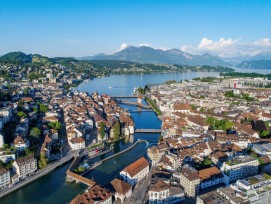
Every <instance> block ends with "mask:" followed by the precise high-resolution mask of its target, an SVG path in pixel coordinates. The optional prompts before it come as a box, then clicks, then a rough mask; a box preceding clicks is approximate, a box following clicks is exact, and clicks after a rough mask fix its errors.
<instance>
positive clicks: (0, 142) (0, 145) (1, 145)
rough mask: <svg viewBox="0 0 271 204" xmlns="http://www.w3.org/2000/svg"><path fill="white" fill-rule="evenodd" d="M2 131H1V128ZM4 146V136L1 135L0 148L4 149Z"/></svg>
mask: <svg viewBox="0 0 271 204" xmlns="http://www.w3.org/2000/svg"><path fill="white" fill-rule="evenodd" d="M0 123H1V121H0ZM0 127H1V124H0ZM0 130H1V128H0ZM4 144H5V142H4V135H2V134H1V133H0V148H2V147H3V145H4Z"/></svg>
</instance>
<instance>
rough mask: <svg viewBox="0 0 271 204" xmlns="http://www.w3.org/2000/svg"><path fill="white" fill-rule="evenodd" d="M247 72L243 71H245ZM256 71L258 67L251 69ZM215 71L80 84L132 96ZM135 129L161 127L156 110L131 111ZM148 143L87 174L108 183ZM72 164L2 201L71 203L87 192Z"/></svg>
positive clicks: (153, 138)
mask: <svg viewBox="0 0 271 204" xmlns="http://www.w3.org/2000/svg"><path fill="white" fill-rule="evenodd" d="M242 71H244V70H242ZM248 71H255V70H248ZM218 75H219V73H216V72H186V73H166V74H145V75H112V76H110V77H104V78H96V79H94V80H91V81H89V82H87V83H84V84H83V85H80V86H79V87H77V90H79V91H87V92H90V93H91V92H94V91H98V92H99V93H100V94H102V93H107V94H109V95H130V94H131V93H132V92H133V90H134V88H135V87H140V86H142V87H143V86H145V85H146V84H157V83H163V82H165V81H168V80H176V81H180V80H190V79H192V78H195V77H207V76H214V77H215V76H218ZM121 106H122V107H124V108H126V109H128V110H135V109H136V107H134V106H128V105H121ZM131 116H132V117H133V119H134V121H135V126H136V128H160V126H161V121H160V120H159V119H158V118H157V117H156V115H155V113H154V112H141V113H131ZM158 136H159V134H146V133H137V134H135V135H134V136H132V137H128V138H127V137H126V138H124V139H123V140H121V141H119V142H116V143H115V144H114V148H113V152H110V153H108V154H106V155H102V156H100V158H98V159H103V158H105V157H107V156H110V155H112V154H113V153H117V152H119V151H122V150H124V149H126V148H127V147H129V146H130V145H132V144H133V143H134V142H135V141H137V140H138V139H144V140H147V141H148V143H149V145H154V144H156V143H157V139H158ZM146 148H147V146H146V144H145V143H139V144H138V145H136V146H135V147H134V148H132V149H131V150H129V151H128V152H126V153H124V154H121V155H119V156H117V157H115V158H113V159H110V160H108V161H106V162H104V163H103V164H102V165H101V166H99V167H98V168H97V169H95V170H94V171H92V172H90V173H89V174H87V175H86V177H89V178H94V180H95V181H97V182H98V183H100V184H102V185H105V184H106V183H107V182H108V181H110V180H111V179H114V178H115V177H117V176H118V172H119V171H120V170H121V169H122V168H124V167H125V166H126V165H127V164H129V163H132V162H133V161H135V160H136V159H137V158H138V157H139V155H142V154H144V153H146ZM69 165H70V164H69V163H68V164H65V165H63V166H62V167H59V168H58V169H56V170H55V171H53V172H52V173H50V174H48V175H46V176H44V177H42V178H40V179H38V180H36V181H34V182H32V183H30V184H28V185H27V186H25V187H23V188H21V189H19V190H17V191H14V192H13V193H11V194H9V195H8V196H5V197H3V198H1V199H0V203H1V204H10V203H17V204H36V203H39V204H50V203H53V204H61V203H68V202H69V201H70V200H71V199H72V198H74V197H75V196H76V195H77V194H78V193H82V192H84V189H85V188H86V187H85V186H84V185H82V184H76V183H70V182H66V180H65V177H66V170H67V168H68V167H69Z"/></svg>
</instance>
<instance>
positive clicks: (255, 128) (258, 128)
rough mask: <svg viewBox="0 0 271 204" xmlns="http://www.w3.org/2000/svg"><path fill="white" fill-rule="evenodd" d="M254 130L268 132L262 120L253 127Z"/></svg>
mask: <svg viewBox="0 0 271 204" xmlns="http://www.w3.org/2000/svg"><path fill="white" fill-rule="evenodd" d="M253 130H255V131H260V132H261V131H263V130H267V127H266V123H265V122H264V121H262V120H257V121H256V122H255V124H254V125H253Z"/></svg>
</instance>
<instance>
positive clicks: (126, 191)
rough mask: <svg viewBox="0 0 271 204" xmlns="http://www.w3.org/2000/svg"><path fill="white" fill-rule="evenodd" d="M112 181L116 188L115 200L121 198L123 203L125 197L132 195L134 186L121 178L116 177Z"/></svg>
mask: <svg viewBox="0 0 271 204" xmlns="http://www.w3.org/2000/svg"><path fill="white" fill-rule="evenodd" d="M110 183H111V185H112V186H113V188H114V190H115V200H117V199H120V201H121V203H123V201H124V199H125V198H128V197H130V196H131V195H132V186H131V185H130V184H129V183H126V182H124V181H122V180H120V179H114V180H113V181H111V182H110Z"/></svg>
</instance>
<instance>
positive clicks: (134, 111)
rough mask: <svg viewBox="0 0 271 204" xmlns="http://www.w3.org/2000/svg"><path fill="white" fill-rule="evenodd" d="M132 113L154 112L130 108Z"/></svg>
mask: <svg viewBox="0 0 271 204" xmlns="http://www.w3.org/2000/svg"><path fill="white" fill-rule="evenodd" d="M129 112H130V113H140V112H153V110H129Z"/></svg>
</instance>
